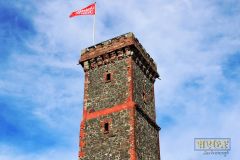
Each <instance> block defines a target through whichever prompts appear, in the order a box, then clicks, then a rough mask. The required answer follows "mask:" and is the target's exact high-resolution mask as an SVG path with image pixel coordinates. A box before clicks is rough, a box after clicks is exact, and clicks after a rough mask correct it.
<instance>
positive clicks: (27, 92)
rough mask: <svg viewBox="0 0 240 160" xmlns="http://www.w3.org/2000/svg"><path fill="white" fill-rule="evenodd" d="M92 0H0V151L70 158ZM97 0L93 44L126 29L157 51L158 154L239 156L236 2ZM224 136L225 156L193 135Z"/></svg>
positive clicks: (190, 159) (239, 24) (3, 159)
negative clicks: (207, 149)
mask: <svg viewBox="0 0 240 160" xmlns="http://www.w3.org/2000/svg"><path fill="white" fill-rule="evenodd" d="M92 2H93V1H89V0H71V1H69V0H51V1H48V0H41V1H33V0H21V1H18V0H9V1H5V0H0V69H1V72H0V160H12V159H15V160H32V159H35V160H49V159H59V160H69V159H72V160H73V159H77V155H78V142H79V130H80V121H81V118H82V107H83V81H84V72H83V70H82V68H81V66H79V65H77V63H78V59H79V56H80V52H81V50H82V49H84V48H86V47H88V46H91V45H92V25H93V17H92V16H82V17H75V18H71V19H70V18H69V15H70V13H71V12H72V11H75V10H77V9H81V8H84V7H86V6H87V5H89V4H91V3H92ZM96 2H97V15H96V43H99V42H101V41H104V40H107V39H110V38H113V37H115V36H118V35H121V34H124V33H127V32H133V33H134V34H135V36H136V37H137V38H138V39H139V41H140V42H141V44H142V45H143V46H144V48H145V49H146V50H147V52H148V53H149V54H150V55H151V57H152V58H153V59H154V60H155V62H156V63H157V67H158V72H159V74H160V77H161V80H156V82H155V100H156V111H157V123H158V124H159V126H160V127H161V128H162V129H161V131H160V148H161V158H162V160H176V159H178V160H237V159H239V157H240V152H239V150H240V141H239V140H240V137H239V136H240V116H239V115H240V92H239V91H240V74H239V73H240V30H239V28H240V1H239V0H222V1H219V0H210V1H209V0H201V1H199V0H168V1H165V0H150V1H147V0H141V1H139V0H138V1H137V0H129V1H127V2H126V1H109V0H101V1H96ZM200 137H203V138H231V150H230V151H229V154H228V155H227V156H226V157H224V156H222V155H204V154H203V152H200V151H194V138H200Z"/></svg>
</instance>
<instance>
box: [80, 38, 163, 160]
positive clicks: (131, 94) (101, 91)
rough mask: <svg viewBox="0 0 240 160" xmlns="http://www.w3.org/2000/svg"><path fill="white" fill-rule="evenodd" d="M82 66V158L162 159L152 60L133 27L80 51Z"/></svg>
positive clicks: (118, 159)
mask: <svg viewBox="0 0 240 160" xmlns="http://www.w3.org/2000/svg"><path fill="white" fill-rule="evenodd" d="M79 63H80V64H81V65H82V67H83V69H84V72H85V81H84V104H83V119H82V122H81V126H80V128H81V129H80V143H79V147H80V151H79V159H80V160H160V147H159V130H160V127H159V126H158V125H157V124H156V113H155V102H154V82H155V79H156V78H158V77H159V74H158V72H157V67H156V64H155V63H154V61H153V59H152V58H151V57H150V56H149V54H148V53H147V52H146V51H145V49H144V48H143V47H142V45H141V44H140V43H139V42H138V40H137V38H136V37H135V36H134V35H133V33H127V34H124V35H121V36H118V37H115V38H113V39H111V40H107V41H104V42H102V43H99V44H97V45H95V46H91V47H89V48H86V49H84V50H83V51H82V53H81V58H80V60H79Z"/></svg>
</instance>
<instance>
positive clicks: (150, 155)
mask: <svg viewBox="0 0 240 160" xmlns="http://www.w3.org/2000/svg"><path fill="white" fill-rule="evenodd" d="M135 130H136V151H137V159H138V160H160V158H159V145H158V143H159V141H158V131H157V130H156V129H155V128H154V127H153V126H152V125H151V124H149V123H148V122H147V121H146V119H145V118H144V117H143V116H142V115H141V114H140V113H139V112H136V128H135Z"/></svg>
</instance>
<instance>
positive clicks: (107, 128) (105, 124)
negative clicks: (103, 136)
mask: <svg viewBox="0 0 240 160" xmlns="http://www.w3.org/2000/svg"><path fill="white" fill-rule="evenodd" d="M108 132H109V123H107V122H106V123H104V133H108Z"/></svg>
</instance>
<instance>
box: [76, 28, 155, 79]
mask: <svg viewBox="0 0 240 160" xmlns="http://www.w3.org/2000/svg"><path fill="white" fill-rule="evenodd" d="M123 48H126V49H127V50H128V49H131V50H133V51H135V52H134V53H136V57H138V58H139V59H140V60H141V61H143V62H144V63H145V64H146V66H148V67H149V68H151V69H152V70H153V71H154V72H155V78H158V77H159V74H158V72H157V65H156V63H155V62H154V60H153V59H152V58H151V57H150V55H149V54H148V53H147V51H146V50H145V49H144V48H143V46H142V45H141V43H140V42H139V41H138V39H137V38H136V37H135V35H134V34H133V33H132V32H129V33H126V34H123V35H120V36H117V37H114V38H112V39H109V40H106V41H103V42H101V43H98V44H96V45H93V46H90V47H87V48H85V49H83V50H82V52H81V58H80V60H79V64H81V65H82V66H83V63H84V62H85V61H89V60H91V59H97V58H98V57H103V56H104V55H105V54H109V53H111V52H116V51H117V50H120V49H123Z"/></svg>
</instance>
